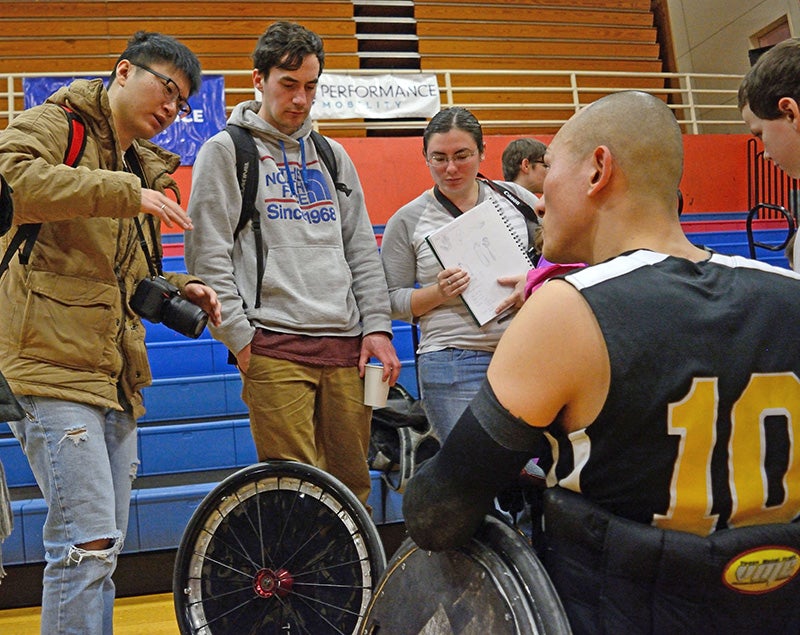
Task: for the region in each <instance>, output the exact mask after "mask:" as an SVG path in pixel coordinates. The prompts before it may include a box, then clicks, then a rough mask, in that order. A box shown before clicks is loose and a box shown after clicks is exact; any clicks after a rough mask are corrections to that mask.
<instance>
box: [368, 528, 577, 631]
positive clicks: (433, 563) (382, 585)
mask: <svg viewBox="0 0 800 635" xmlns="http://www.w3.org/2000/svg"><path fill="white" fill-rule="evenodd" d="M442 522H447V520H446V519H442ZM571 632H572V631H571V630H570V627H569V622H568V621H567V617H566V614H565V613H564V609H563V607H562V606H561V602H560V601H559V599H558V595H556V592H555V590H554V588H553V586H552V584H551V582H550V578H549V577H548V576H547V573H546V572H545V570H544V567H543V566H542V564H541V563H540V562H539V559H538V558H537V557H536V554H535V553H534V551H533V550H532V549H531V548H530V547H529V546H528V544H527V543H526V541H525V540H524V538H522V536H521V535H520V534H518V533H517V532H516V531H514V530H513V529H512V528H511V527H509V526H508V525H506V524H505V523H504V522H502V521H500V520H498V519H496V518H494V517H491V516H487V517H486V519H485V521H484V523H483V525H482V527H481V529H480V531H479V532H478V533H477V534H476V536H475V537H474V538H473V539H472V540H471V541H470V543H469V544H467V545H466V546H464V547H462V548H460V549H453V550H450V551H443V552H438V553H436V552H429V551H422V550H420V548H419V547H417V545H416V544H414V542H413V541H412V540H411V539H410V538H409V539H407V540H406V541H405V542H404V543H403V544H402V545H401V546H400V549H398V551H397V552H396V553H395V554H394V556H393V557H392V559H391V561H390V562H389V564H388V566H387V567H386V571H385V572H384V574H383V576H382V577H381V579H380V581H379V582H378V586H377V587H376V589H375V594H374V595H373V598H372V602H371V603H370V606H369V609H368V610H367V616H366V619H365V620H364V624H363V626H362V630H361V631H360V635H412V634H416V633H437V635H456V634H458V635H473V634H475V635H477V634H484V633H491V634H492V635H502V634H505V633H507V634H508V635H542V634H546V635H568V634H569V633H571Z"/></svg>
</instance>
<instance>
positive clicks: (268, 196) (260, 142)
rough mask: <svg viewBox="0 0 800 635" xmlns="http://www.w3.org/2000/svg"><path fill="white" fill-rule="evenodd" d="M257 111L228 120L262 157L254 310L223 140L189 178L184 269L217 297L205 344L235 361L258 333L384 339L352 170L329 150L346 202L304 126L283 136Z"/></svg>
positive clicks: (375, 261) (368, 228)
mask: <svg viewBox="0 0 800 635" xmlns="http://www.w3.org/2000/svg"><path fill="white" fill-rule="evenodd" d="M259 106H260V104H259V103H258V102H255V101H250V102H245V103H241V104H239V105H237V106H236V108H235V109H234V111H233V112H232V113H231V116H230V118H229V120H228V122H229V123H233V124H237V125H239V126H242V127H244V128H247V129H248V130H250V132H251V133H252V134H253V137H254V139H255V141H256V147H257V149H258V152H259V155H260V157H261V162H260V172H259V182H258V194H257V197H256V208H257V209H258V210H259V213H260V215H261V231H262V235H263V243H264V250H265V251H266V255H265V273H264V277H263V280H262V288H261V306H260V307H259V308H258V309H256V308H253V307H254V306H255V304H256V302H255V293H256V285H257V280H256V243H255V238H254V236H253V232H252V229H251V226H250V224H248V225H247V226H246V227H245V228H244V229H243V230H242V231H241V232H240V233H239V234H238V236H237V238H236V240H235V241H234V238H233V232H234V229H235V228H236V225H237V223H238V220H239V216H240V214H241V203H242V200H241V194H240V191H239V185H238V182H237V179H236V155H235V150H234V146H233V141H232V139H231V137H230V135H229V134H228V133H227V132H225V131H222V132H219V133H218V134H216V135H215V136H213V137H212V138H211V139H209V140H208V141H207V142H206V143H205V144H204V145H203V147H202V148H201V149H200V151H199V153H198V155H197V159H196V161H195V164H194V168H193V170H192V190H191V197H190V200H189V207H188V212H189V215H190V217H191V219H192V224H193V225H194V229H193V230H191V231H187V232H186V238H185V248H186V266H187V268H188V270H189V271H190V272H191V273H192V274H194V275H196V276H198V277H202V278H203V280H204V281H205V282H206V283H207V284H208V285H210V286H211V287H212V288H213V289H215V290H216V292H217V294H218V295H219V298H220V301H221V303H222V324H221V326H219V327H216V328H211V333H212V335H213V336H214V337H215V338H216V339H218V340H219V341H221V342H222V343H224V344H225V345H226V346H227V347H228V349H229V350H231V351H233V352H238V351H240V350H242V349H243V348H244V347H245V346H246V345H247V344H249V343H250V342H251V340H252V338H253V334H254V333H255V329H256V328H257V327H263V328H267V329H270V330H273V331H278V332H281V333H293V334H300V335H310V336H325V335H328V336H354V335H359V334H364V335H367V334H369V333H374V332H384V333H388V334H391V318H390V308H389V295H388V291H387V287H386V279H385V277H384V274H383V268H382V267H381V262H380V257H379V255H378V247H377V242H376V240H375V235H374V233H373V229H372V223H371V221H370V219H369V215H368V214H367V210H366V207H365V205H364V194H363V191H362V189H361V184H360V182H359V180H358V174H357V173H356V169H355V166H354V165H353V162H352V161H351V160H350V157H348V156H347V153H346V152H345V150H344V148H343V147H342V146H341V144H339V143H337V142H336V141H333V140H331V146H332V148H333V151H334V155H335V157H336V162H337V165H338V171H339V178H338V180H339V181H341V182H343V183H345V184H346V185H347V186H348V187H350V188H352V192H351V194H350V195H349V196H345V195H344V194H342V193H337V192H336V190H335V189H334V184H333V180H332V179H331V177H330V175H329V174H328V172H327V170H326V169H325V167H324V165H323V163H322V161H321V159H320V158H318V157H317V153H316V148H315V147H314V144H313V143H312V142H311V139H310V138H309V134H310V132H311V128H312V123H311V119H307V120H306V122H305V123H304V124H303V126H302V127H301V128H300V130H298V131H297V132H295V133H294V134H293V135H291V136H287V135H285V134H283V133H281V132H279V131H278V130H276V129H275V128H274V127H272V126H271V125H270V124H268V123H267V122H266V121H264V120H263V119H262V118H261V117H259V116H258V114H257V112H258V108H259Z"/></svg>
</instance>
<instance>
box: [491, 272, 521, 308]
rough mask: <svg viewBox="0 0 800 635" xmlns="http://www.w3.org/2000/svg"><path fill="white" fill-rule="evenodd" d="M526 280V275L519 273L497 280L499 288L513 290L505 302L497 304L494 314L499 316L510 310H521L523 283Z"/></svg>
mask: <svg viewBox="0 0 800 635" xmlns="http://www.w3.org/2000/svg"><path fill="white" fill-rule="evenodd" d="M527 280H528V274H527V273H521V274H519V275H516V276H507V277H504V278H498V279H497V282H498V284H500V285H501V286H503V287H514V288H513V290H512V291H511V295H509V296H508V297H507V298H506V299H505V300H503V301H502V302H501V303H500V304H498V305H497V308H496V309H495V310H494V312H495V313H497V314H499V313H502V312H503V311H507V310H508V309H511V308H515V309H519V308H521V307H522V305H523V303H524V302H525V283H526V282H527Z"/></svg>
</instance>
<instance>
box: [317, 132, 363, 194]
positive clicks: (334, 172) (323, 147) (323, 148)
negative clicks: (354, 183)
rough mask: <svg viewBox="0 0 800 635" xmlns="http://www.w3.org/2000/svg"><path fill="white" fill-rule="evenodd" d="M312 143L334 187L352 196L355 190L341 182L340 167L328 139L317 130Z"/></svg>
mask: <svg viewBox="0 0 800 635" xmlns="http://www.w3.org/2000/svg"><path fill="white" fill-rule="evenodd" d="M311 142H312V143H313V144H314V147H315V148H316V149H317V154H319V156H320V158H321V159H322V162H323V163H324V164H325V167H326V168H327V169H328V173H329V174H330V175H331V178H332V179H333V185H334V187H335V188H336V189H337V190H338V191H339V192H342V194H344V195H345V196H350V193H351V192H352V191H353V190H352V189H351V188H349V187H347V185H345V184H344V183H342V182H341V181H340V180H339V166H338V165H337V163H336V157H335V156H334V154H333V148H331V144H330V142H329V141H328V139H327V138H326V137H325V136H324V135H322V134H320V133H319V132H317V131H316V130H312V131H311Z"/></svg>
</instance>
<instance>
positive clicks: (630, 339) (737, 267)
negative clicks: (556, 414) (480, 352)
mask: <svg viewBox="0 0 800 635" xmlns="http://www.w3.org/2000/svg"><path fill="white" fill-rule="evenodd" d="M564 279H565V280H567V281H568V282H569V283H571V284H572V285H573V286H574V287H575V288H576V289H577V290H578V291H579V292H580V293H581V294H582V295H583V297H584V298H585V299H586V301H587V302H588V304H589V305H590V307H591V309H592V311H593V312H594V314H595V316H596V318H597V321H598V323H599V325H600V328H601V330H602V333H603V336H604V338H605V341H606V345H607V347H608V354H609V359H610V364H611V385H610V391H609V394H608V398H607V400H606V403H605V405H604V406H603V409H602V411H601V412H600V414H599V416H598V417H597V419H596V420H595V421H594V422H593V423H592V424H591V425H590V426H588V427H587V428H585V429H584V430H581V431H577V432H574V433H572V434H570V435H566V434H565V433H564V432H563V431H560V430H559V429H558V427H557V425H552V426H550V428H549V429H548V434H550V435H552V437H553V439H552V444H553V449H554V456H553V459H554V466H553V467H552V468H551V472H550V479H549V482H550V484H552V483H553V478H555V479H557V481H558V484H559V485H561V486H562V487H565V488H567V489H571V490H574V491H577V492H581V493H583V494H584V495H586V496H587V497H588V498H589V499H591V500H594V501H595V502H597V503H599V504H600V505H601V506H603V507H604V508H606V509H608V510H609V511H611V512H613V513H615V514H618V515H620V516H622V517H625V518H630V519H632V520H638V521H640V522H644V523H649V524H653V525H655V526H658V527H661V528H664V529H678V530H683V531H689V532H692V533H695V534H699V535H707V534H709V533H711V532H712V531H715V530H717V529H722V528H725V527H738V526H745V525H753V524H763V523H770V522H788V521H791V520H793V519H795V518H797V517H798V515H800V379H798V378H800V276H798V275H797V274H795V273H793V272H791V271H789V270H786V269H780V268H777V267H772V266H770V265H766V264H764V263H760V262H756V261H753V260H748V259H745V258H741V257H738V256H733V257H732V256H722V255H719V254H714V255H712V256H711V257H710V259H708V260H706V261H704V262H700V263H693V262H690V261H688V260H684V259H680V258H673V257H669V256H665V255H663V254H658V253H654V252H650V251H644V250H642V251H636V252H632V253H629V254H625V255H622V256H619V257H617V258H614V259H612V260H610V261H607V262H605V263H601V264H598V265H595V266H592V267H587V268H585V269H583V270H580V271H577V272H574V273H571V274H569V275H567V276H565V278H564ZM547 463H549V461H547ZM553 470H554V471H553Z"/></svg>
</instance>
